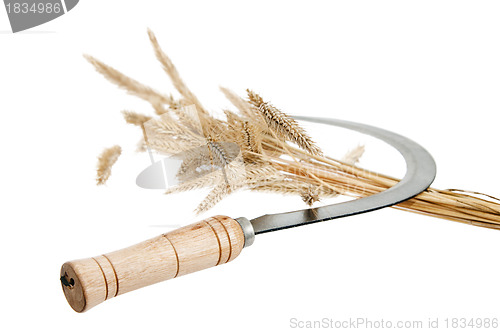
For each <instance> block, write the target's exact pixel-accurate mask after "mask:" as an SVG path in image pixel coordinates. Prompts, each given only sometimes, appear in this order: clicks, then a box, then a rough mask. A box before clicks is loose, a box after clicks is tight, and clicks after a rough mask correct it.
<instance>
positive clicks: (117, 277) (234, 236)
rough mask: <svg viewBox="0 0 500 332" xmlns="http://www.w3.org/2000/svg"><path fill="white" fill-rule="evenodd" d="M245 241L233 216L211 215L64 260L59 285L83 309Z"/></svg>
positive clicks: (210, 261) (194, 266)
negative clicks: (139, 239)
mask: <svg viewBox="0 0 500 332" xmlns="http://www.w3.org/2000/svg"><path fill="white" fill-rule="evenodd" d="M244 242H245V239H244V234H243V231H242V229H241V226H240V225H239V223H238V222H237V221H236V220H234V219H231V218H229V217H225V216H215V217H211V218H208V219H205V220H203V221H200V222H197V223H195V224H192V225H189V226H185V227H182V228H179V229H177V230H174V231H172V232H169V233H166V234H162V235H160V236H157V237H155V238H152V239H149V240H147V241H144V242H141V243H138V244H136V245H133V246H131V247H128V248H124V249H121V250H118V251H114V252H111V253H108V254H104V255H101V256H97V257H92V258H86V259H80V260H74V261H70V262H66V263H64V264H63V266H62V268H61V278H64V280H62V281H63V286H62V287H63V291H64V294H65V296H66V299H67V300H68V303H69V304H70V305H71V307H72V308H73V309H74V310H75V311H77V312H84V311H86V310H89V309H90V308H92V307H94V306H96V305H97V304H99V303H101V302H103V301H105V300H107V299H110V298H113V297H115V296H117V295H120V294H124V293H126V292H130V291H132V290H135V289H138V288H141V287H145V286H148V285H151V284H154V283H157V282H160V281H164V280H168V279H172V278H175V277H178V276H182V275H185V274H188V273H192V272H195V271H200V270H203V269H206V268H209V267H212V266H217V265H219V264H224V263H227V262H229V261H231V260H233V259H234V258H236V257H237V256H238V255H239V254H240V252H241V250H242V249H243V245H244ZM65 284H66V285H65Z"/></svg>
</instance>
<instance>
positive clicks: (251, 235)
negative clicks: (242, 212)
mask: <svg viewBox="0 0 500 332" xmlns="http://www.w3.org/2000/svg"><path fill="white" fill-rule="evenodd" d="M235 220H236V221H237V222H238V224H240V226H241V229H242V230H243V235H244V236H245V244H244V245H243V248H246V247H250V246H251V245H252V244H253V241H254V240H255V232H254V230H253V226H252V223H251V222H250V220H248V219H247V218H245V217H240V218H236V219H235Z"/></svg>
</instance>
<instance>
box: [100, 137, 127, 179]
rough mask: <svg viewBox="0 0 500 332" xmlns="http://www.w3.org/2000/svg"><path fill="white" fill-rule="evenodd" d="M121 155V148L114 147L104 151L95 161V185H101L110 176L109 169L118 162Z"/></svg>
mask: <svg viewBox="0 0 500 332" xmlns="http://www.w3.org/2000/svg"><path fill="white" fill-rule="evenodd" d="M121 153H122V148H121V147H120V146H118V145H115V146H113V147H111V148H107V149H104V151H103V152H102V153H101V155H100V156H99V158H98V161H97V178H96V180H97V184H98V185H103V184H105V183H106V181H107V180H108V178H109V176H110V175H111V168H112V167H113V165H114V164H115V163H116V161H117V160H118V157H119V156H120V155H121Z"/></svg>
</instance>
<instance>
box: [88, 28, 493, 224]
mask: <svg viewBox="0 0 500 332" xmlns="http://www.w3.org/2000/svg"><path fill="white" fill-rule="evenodd" d="M148 34H149V38H150V40H151V43H152V45H153V49H154V52H155V55H156V58H157V59H158V60H159V62H160V64H161V65H162V68H163V70H164V71H165V72H166V73H167V74H168V76H169V77H170V79H171V80H172V82H173V85H174V87H175V88H176V89H177V91H178V92H179V94H180V95H181V98H180V99H175V98H173V97H172V96H171V95H164V94H161V93H159V92H157V91H156V90H153V89H151V88H149V87H147V86H145V85H143V84H141V83H139V82H137V81H135V80H133V79H131V78H129V77H127V76H125V75H123V74H122V73H120V72H118V71H117V70H115V69H113V68H112V67H109V66H107V65H105V64H103V63H102V62H100V61H98V60H96V59H94V58H92V57H89V56H87V59H88V60H89V62H91V63H92V64H93V65H94V67H95V68H96V69H97V71H98V72H100V73H101V74H103V75H104V77H106V78H107V79H108V80H109V81H111V82H113V83H115V84H116V85H118V86H119V87H121V88H123V89H125V90H126V91H127V92H128V93H130V94H132V95H135V96H137V97H140V98H142V99H144V100H147V101H149V102H150V104H151V106H152V107H153V109H154V110H155V113H156V114H157V116H156V117H149V116H145V115H141V114H138V113H134V112H129V111H125V112H124V113H123V114H124V117H125V120H126V121H127V122H128V123H132V124H134V125H137V126H140V127H141V129H142V130H143V134H144V139H143V140H142V141H141V147H142V150H144V146H145V144H147V145H148V146H149V148H150V149H153V150H156V151H158V152H161V153H166V154H173V153H182V156H184V157H183V163H182V166H181V169H179V172H178V174H177V175H178V178H179V180H180V184H179V185H178V186H176V187H172V188H169V189H168V190H167V192H166V193H175V192H180V191H186V190H193V189H199V188H211V191H210V192H209V194H208V195H207V196H206V197H205V199H204V200H203V201H202V202H201V203H200V205H199V206H198V207H197V209H196V212H197V213H201V212H204V211H206V210H208V209H210V208H211V207H213V206H214V205H215V204H216V203H217V202H219V201H220V200H222V199H223V198H224V197H226V196H227V195H229V194H231V193H234V192H236V191H238V190H240V189H248V190H254V191H258V192H273V193H280V194H288V195H295V196H298V197H300V198H301V199H302V200H303V201H304V202H305V203H306V204H307V205H313V204H315V203H316V202H319V201H320V200H321V199H322V198H325V197H332V196H336V195H339V194H341V195H347V196H351V197H354V198H359V197H365V196H368V195H373V194H376V193H379V192H382V191H384V190H387V189H388V188H390V187H391V186H393V185H395V184H396V183H397V182H398V179H395V178H392V177H390V176H386V175H383V174H379V173H375V172H371V171H369V170H366V169H363V168H360V167H359V166H357V165H356V164H357V163H358V162H359V160H360V158H361V156H362V155H363V152H364V147H362V146H358V147H355V148H354V149H353V150H351V151H349V152H348V153H347V154H346V155H345V156H344V158H343V159H342V160H336V159H333V158H331V157H329V156H324V155H322V153H321V150H320V148H319V147H318V146H317V145H316V144H315V143H314V142H313V141H312V139H311V137H310V136H309V135H308V134H307V133H306V132H305V130H304V129H303V128H302V127H300V125H299V124H298V123H297V122H296V121H295V120H294V119H293V118H291V117H289V116H288V115H286V113H284V112H282V111H280V110H279V109H278V108H276V107H275V106H273V105H271V104H270V103H269V102H266V101H264V99H263V98H262V97H260V96H259V95H258V94H257V93H255V92H253V91H251V90H247V98H248V99H244V98H241V97H240V96H238V95H237V94H235V93H234V92H232V91H231V90H229V89H227V88H222V87H221V88H220V89H221V91H222V93H223V94H224V96H225V97H226V98H227V99H228V101H229V102H230V103H231V104H232V105H233V106H234V107H235V109H236V110H235V111H231V110H227V109H226V110H224V114H225V116H226V120H225V121H224V120H220V119H219V118H215V117H213V116H212V115H210V114H209V113H208V112H207V111H206V110H205V109H204V108H203V106H202V105H201V103H200V101H199V100H198V99H197V98H196V96H195V95H194V94H193V93H192V92H191V91H190V90H189V89H188V87H187V86H186V84H185V83H184V82H183V81H182V79H181V77H180V75H179V73H178V71H177V69H176V68H175V67H174V65H173V64H172V62H171V60H170V59H169V58H168V57H167V56H166V54H165V53H164V52H163V51H162V49H161V48H160V46H159V44H158V41H157V39H156V37H155V35H154V34H153V33H152V32H151V31H148ZM189 105H194V106H189ZM228 142H229V143H235V144H237V146H238V147H239V150H240V151H239V152H240V157H241V158H233V157H231V158H229V157H228V156H229V155H230V154H231V153H233V154H234V152H231V151H228V150H227V149H228V148H227V146H228V145H227V144H226V143H228ZM200 147H204V149H202V150H200ZM197 151H198V152H197ZM199 151H206V152H199ZM120 152H121V149H120V148H119V147H113V148H111V149H107V150H105V151H104V153H103V154H102V155H101V156H100V157H99V166H98V177H97V179H98V180H97V181H98V184H102V183H104V182H105V181H106V180H107V178H108V177H109V175H110V174H111V166H112V165H113V164H114V163H115V162H116V159H117V158H118V155H119V154H120ZM235 160H238V161H235ZM238 163H241V165H240V164H238ZM240 166H243V167H240ZM394 207H395V208H397V209H401V210H405V211H410V212H414V213H419V214H424V215H429V216H433V217H438V218H442V219H447V220H453V221H457V222H461V223H467V224H470V225H475V226H480V227H488V228H493V229H500V201H499V200H498V199H496V198H494V197H492V196H489V195H482V194H479V193H476V192H470V191H464V190H458V189H449V190H438V189H434V188H429V189H428V190H426V191H424V192H423V193H421V194H420V195H418V196H416V197H414V198H412V199H409V200H407V201H404V202H403V203H400V204H399V205H396V206H394Z"/></svg>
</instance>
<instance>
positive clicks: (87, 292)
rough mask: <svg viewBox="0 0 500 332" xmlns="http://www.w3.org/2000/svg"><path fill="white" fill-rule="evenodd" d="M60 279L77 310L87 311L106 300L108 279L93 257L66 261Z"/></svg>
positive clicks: (68, 297)
mask: <svg viewBox="0 0 500 332" xmlns="http://www.w3.org/2000/svg"><path fill="white" fill-rule="evenodd" d="M60 280H61V286H62V289H63V292H64V295H65V296H66V300H67V301H68V303H69V305H70V306H71V308H73V310H75V311H76V312H84V311H87V310H88V309H90V308H92V307H94V306H96V305H98V304H99V303H101V302H103V301H104V300H106V297H107V291H108V289H107V288H108V287H107V284H106V280H105V279H104V275H103V272H102V270H101V268H100V267H99V264H98V263H97V262H96V260H95V259H93V258H87V259H80V260H76V261H72V262H66V263H64V264H63V266H62V267H61V277H60Z"/></svg>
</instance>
